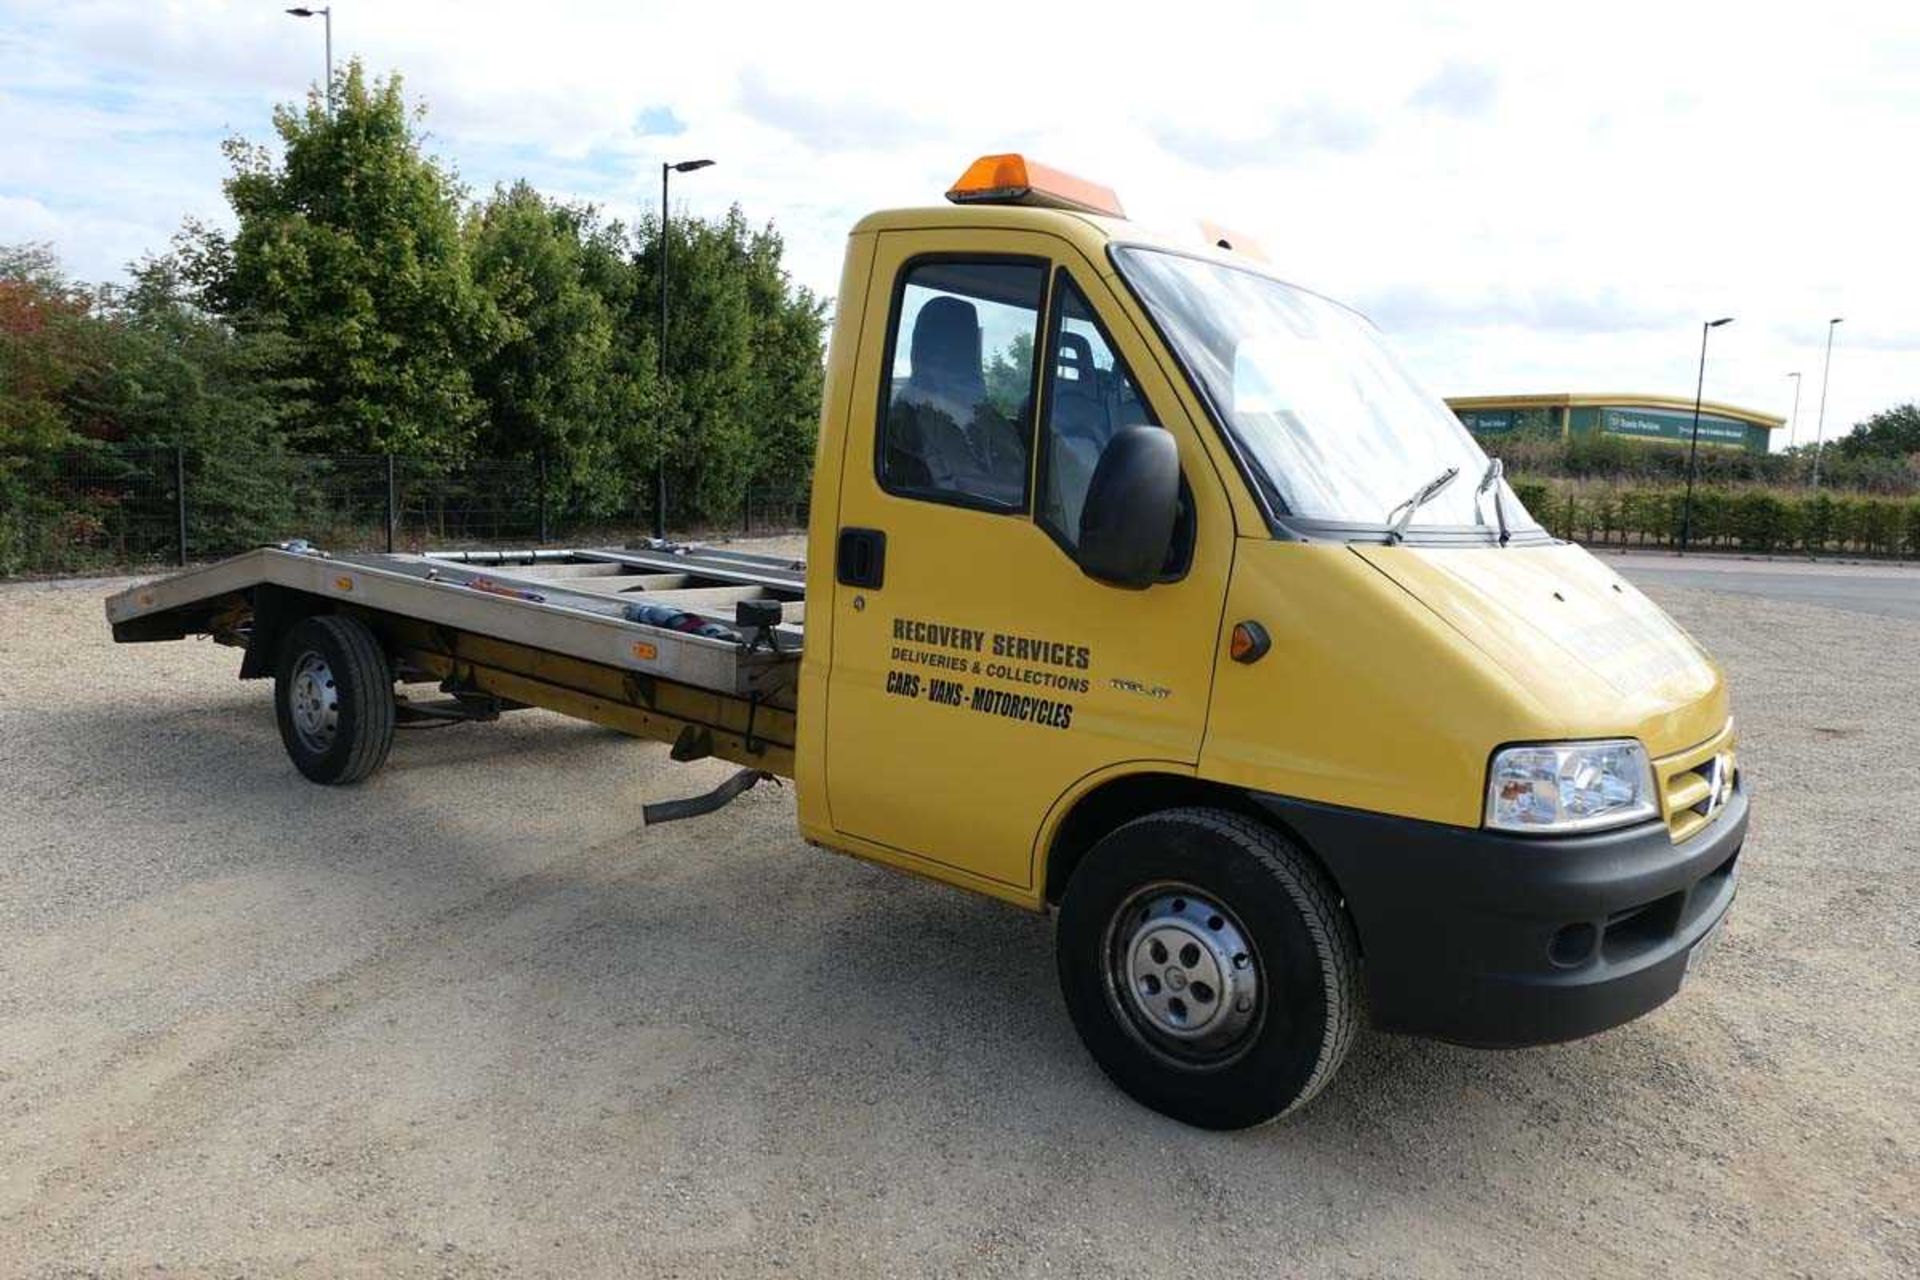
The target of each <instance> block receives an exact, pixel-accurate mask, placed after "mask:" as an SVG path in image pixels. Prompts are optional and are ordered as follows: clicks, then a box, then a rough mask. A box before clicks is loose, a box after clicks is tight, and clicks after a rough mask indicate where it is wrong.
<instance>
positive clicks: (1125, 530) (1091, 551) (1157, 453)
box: [1079, 426, 1180, 589]
mask: <svg viewBox="0 0 1920 1280" xmlns="http://www.w3.org/2000/svg"><path fill="white" fill-rule="evenodd" d="M1179 507H1180V450H1179V447H1178V446H1177V445H1175V444H1174V441H1173V433H1172V432H1170V431H1168V430H1166V428H1164V427H1148V426H1133V427H1125V428H1122V429H1121V430H1120V431H1118V432H1116V433H1115V434H1114V436H1113V438H1112V439H1111V440H1109V441H1107V447H1106V448H1105V449H1103V450H1101V452H1100V461H1099V462H1098V463H1096V464H1095V465H1094V468H1093V479H1092V480H1091V481H1090V482H1089V483H1088V485H1087V498H1086V502H1085V504H1084V505H1083V506H1082V507H1081V509H1080V546H1079V560H1080V568H1081V569H1082V570H1083V571H1084V572H1085V573H1086V574H1087V576H1088V577H1090V578H1098V579H1099V580H1100V581H1102V582H1109V583H1112V584H1113V585H1114V586H1116V587H1133V588H1135V589H1138V588H1141V587H1150V586H1152V585H1153V584H1154V583H1155V582H1157V581H1159V578H1160V570H1161V567H1162V566H1163V565H1165V564H1166V562H1167V549H1168V547H1169V546H1170V545H1171V544H1172V542H1173V523H1174V519H1175V517H1176V516H1177V515H1178V514H1179Z"/></svg>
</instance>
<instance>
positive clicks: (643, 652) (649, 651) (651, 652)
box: [633, 640, 660, 662]
mask: <svg viewBox="0 0 1920 1280" xmlns="http://www.w3.org/2000/svg"><path fill="white" fill-rule="evenodd" d="M633 656H634V657H636V658H638V659H640V661H642V662H652V661H653V660H654V659H655V658H657V657H659V656H660V650H659V649H657V648H655V647H654V646H653V645H650V644H648V643H647V642H646V641H645V640H635V641H634V642H633Z"/></svg>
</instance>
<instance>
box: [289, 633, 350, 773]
mask: <svg viewBox="0 0 1920 1280" xmlns="http://www.w3.org/2000/svg"><path fill="white" fill-rule="evenodd" d="M287 711H288V713H289V715H290V717H291V719H292V720H293V731H294V733H295V734H296V735H298V736H299V738H300V742H301V745H302V746H304V747H306V748H307V750H309V751H313V752H322V751H325V750H326V749H327V748H328V747H330V746H332V745H333V738H334V735H335V734H336V733H337V732H339V729H340V690H339V687H338V686H337V685H336V683H335V681H334V678H333V668H332V667H330V666H328V665H327V660H326V659H325V658H323V657H321V656H320V655H319V654H317V653H315V652H313V651H312V650H311V649H309V650H308V651H307V652H305V653H303V654H301V655H300V660H299V661H298V662H296V663H294V664H293V680H292V682H291V684H290V686H289V688H288V690H287Z"/></svg>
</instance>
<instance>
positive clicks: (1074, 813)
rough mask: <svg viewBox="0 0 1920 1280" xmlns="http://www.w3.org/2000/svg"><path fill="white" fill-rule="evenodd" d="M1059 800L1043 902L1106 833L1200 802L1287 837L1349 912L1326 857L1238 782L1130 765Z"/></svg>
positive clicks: (1042, 878) (1048, 844)
mask: <svg viewBox="0 0 1920 1280" xmlns="http://www.w3.org/2000/svg"><path fill="white" fill-rule="evenodd" d="M1062 804H1064V805H1065V812H1063V813H1062V814H1061V815H1060V816H1059V818H1057V819H1056V820H1055V821H1054V823H1053V828H1052V833H1051V835H1050V836H1048V837H1047V838H1046V841H1045V844H1044V846H1043V851H1042V855H1041V866H1040V869H1039V871H1040V874H1039V876H1038V877H1037V880H1038V883H1039V885H1040V889H1041V901H1042V903H1043V904H1045V905H1048V906H1054V905H1058V903H1059V901H1060V898H1061V895H1062V894H1064V893H1065V892H1066V889H1067V882H1068V881H1069V880H1071V879H1072V878H1073V873H1074V870H1075V869H1076V868H1078V867H1079V865H1080V862H1081V859H1083V858H1085V857H1086V855H1087V853H1088V851H1089V850H1091V849H1092V848H1093V846H1094V845H1096V844H1098V843H1099V842H1100V840H1101V838H1102V837H1104V836H1106V835H1107V834H1108V833H1109V832H1111V831H1113V830H1115V829H1116V828H1118V827H1120V826H1123V825H1124V824H1126V823H1129V822H1132V821H1133V820H1134V819H1135V818H1144V817H1146V816H1147V815H1148V814H1151V813H1160V812H1163V811H1165V810H1168V809H1181V808H1190V807H1200V808H1208V809H1224V810H1226V811H1227V812H1229V813H1236V814H1240V815H1241V816H1243V817H1247V818H1251V819H1253V820H1254V821H1256V822H1258V823H1260V824H1261V825H1262V826H1265V827H1270V828H1272V829H1273V830H1275V831H1278V832H1279V833H1280V834H1281V835H1283V836H1285V837H1286V838H1287V839H1288V840H1290V841H1292V842H1293V844H1294V845H1295V847H1297V848H1298V849H1299V850H1300V852H1301V853H1302V854H1303V855H1305V856H1306V857H1307V858H1308V859H1310V860H1311V861H1312V862H1313V863H1314V864H1315V865H1316V866H1317V867H1319V869H1320V872H1321V874H1323V875H1325V876H1326V878H1327V883H1328V884H1330V885H1332V886H1333V887H1334V889H1335V891H1336V892H1338V893H1340V894H1341V903H1340V905H1341V909H1342V910H1345V911H1347V914H1348V916H1349V917H1351V916H1352V911H1351V910H1349V909H1348V908H1347V907H1346V902H1345V894H1344V891H1343V890H1341V888H1340V881H1339V878H1338V877H1337V876H1335V875H1334V874H1333V869H1332V868H1331V867H1329V866H1328V865H1327V863H1326V860H1325V859H1324V858H1322V857H1321V856H1320V854H1319V853H1318V852H1317V851H1316V850H1315V849H1314V848H1313V846H1312V845H1310V844H1309V843H1307V841H1306V840H1304V839H1302V838H1301V836H1300V833H1299V832H1297V831H1294V830H1292V829H1291V828H1289V827H1288V826H1287V825H1286V824H1285V823H1283V822H1281V821H1280V820H1279V819H1277V818H1276V817H1275V816H1274V813H1273V811H1272V810H1271V809H1268V808H1266V807H1265V806H1264V805H1261V804H1259V803H1257V802H1256V801H1255V800H1254V799H1253V797H1252V796H1251V795H1249V794H1248V792H1247V790H1246V788H1244V787H1235V786H1230V785H1228V784H1227V783H1224V782H1213V781H1210V780H1208V779H1206V778H1196V777H1194V776H1193V775H1192V774H1183V773H1174V772H1171V771H1168V770H1165V769H1136V770H1132V771H1129V772H1125V773H1120V774H1117V775H1114V776H1110V777H1106V778H1103V779H1100V780H1099V781H1097V782H1095V783H1094V784H1093V785H1091V786H1089V787H1088V788H1087V789H1086V790H1084V791H1083V792H1081V793H1080V794H1079V795H1077V796H1073V797H1072V798H1071V799H1063V801H1062Z"/></svg>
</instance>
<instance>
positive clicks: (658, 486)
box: [653, 160, 713, 539]
mask: <svg viewBox="0 0 1920 1280" xmlns="http://www.w3.org/2000/svg"><path fill="white" fill-rule="evenodd" d="M712 163H713V161H711V160H682V161H680V162H679V163H678V164H662V165H661V166H660V343H659V353H658V354H659V357H660V389H661V391H662V392H664V391H665V390H666V386H667V245H668V242H669V241H670V240H671V237H670V236H668V235H667V219H668V218H669V217H670V216H671V215H670V214H669V213H668V210H667V179H668V178H669V177H670V176H671V175H673V174H676V173H692V172H693V171H694V170H695V169H704V168H706V167H707V166H708V165H710V164H712ZM660 426H661V431H660V456H659V458H658V459H657V460H656V461H655V462H654V464H653V536H654V537H656V538H660V539H664V538H665V537H666V536H667V433H666V420H665V416H664V414H663V415H662V418H661V423H660Z"/></svg>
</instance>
